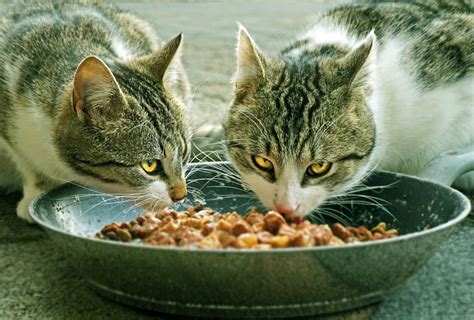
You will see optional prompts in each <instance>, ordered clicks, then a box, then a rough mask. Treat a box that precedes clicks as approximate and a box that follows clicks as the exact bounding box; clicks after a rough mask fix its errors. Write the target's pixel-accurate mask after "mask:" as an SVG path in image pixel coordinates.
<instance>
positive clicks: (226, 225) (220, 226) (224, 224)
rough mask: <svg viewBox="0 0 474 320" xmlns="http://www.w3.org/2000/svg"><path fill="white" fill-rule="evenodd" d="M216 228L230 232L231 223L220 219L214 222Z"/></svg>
mask: <svg viewBox="0 0 474 320" xmlns="http://www.w3.org/2000/svg"><path fill="white" fill-rule="evenodd" d="M216 230H222V231H225V232H228V233H232V224H231V223H230V222H229V221H227V220H224V219H221V220H219V222H217V224H216Z"/></svg>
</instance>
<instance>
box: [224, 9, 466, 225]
mask: <svg viewBox="0 0 474 320" xmlns="http://www.w3.org/2000/svg"><path fill="white" fill-rule="evenodd" d="M379 2H380V1H379ZM473 30H474V15H473V11H472V8H471V7H470V6H469V5H468V4H465V3H463V2H460V1H451V2H446V1H429V2H427V1H424V2H423V3H422V2H416V3H415V2H407V3H404V2H396V3H395V2H394V3H369V4H367V3H361V4H355V5H346V6H342V7H339V8H336V9H334V10H332V11H330V12H328V13H326V14H324V15H323V16H322V17H321V18H320V19H319V20H318V22H317V23H316V24H315V25H314V26H312V27H311V28H310V29H309V30H308V31H307V32H306V33H305V34H304V35H303V36H302V37H300V38H299V39H298V40H297V41H295V42H293V43H292V44H291V45H290V46H288V47H287V48H285V49H284V50H283V51H281V52H280V53H279V55H277V56H274V57H269V56H267V55H265V54H264V53H263V52H262V51H261V50H260V49H259V48H258V46H257V44H256V43H255V41H254V40H253V39H252V38H251V37H250V35H249V34H248V32H247V31H246V30H245V28H243V27H241V28H240V31H239V40H238V48H237V55H238V59H237V72H236V74H235V76H234V99H233V101H232V104H231V107H230V109H229V112H228V114H227V116H226V119H225V121H224V130H225V134H226V145H227V148H228V152H229V156H230V158H231V160H232V161H233V163H234V165H235V166H236V168H237V169H238V171H239V172H240V173H241V175H242V177H243V178H244V180H245V181H246V182H247V183H248V184H249V185H250V187H251V188H252V189H253V190H254V191H255V192H256V194H257V196H258V197H259V199H260V200H261V202H262V203H263V204H264V205H265V206H266V207H268V208H271V209H277V210H278V211H280V212H282V213H284V214H286V215H287V216H288V217H302V216H304V215H306V214H308V213H310V212H311V211H313V210H314V209H315V208H317V207H318V206H320V205H321V204H322V203H323V202H324V201H326V200H329V199H331V198H332V197H335V196H337V195H341V194H344V193H345V192H347V190H349V189H350V188H352V187H354V186H355V185H357V184H358V183H360V182H361V181H362V180H363V178H364V177H366V176H367V175H368V174H369V173H370V172H371V171H372V170H373V169H374V168H378V169H386V170H392V171H399V172H405V173H408V174H415V175H416V174H417V173H419V172H420V170H421V169H422V168H423V167H424V166H425V165H426V164H427V162H428V161H429V160H430V159H431V158H433V157H434V156H436V155H437V154H439V153H441V152H443V151H446V150H449V149H450V148H455V147H460V146H464V145H468V144H472V143H474V104H473V101H474V96H473V92H474V82H473V67H474V37H473ZM462 178H463V179H462V180H463V181H458V183H462V182H464V186H467V185H468V184H469V183H470V186H471V187H472V185H473V184H472V183H473V181H474V179H473V178H474V175H473V173H469V174H468V175H466V176H464V177H462ZM467 187H469V186H467Z"/></svg>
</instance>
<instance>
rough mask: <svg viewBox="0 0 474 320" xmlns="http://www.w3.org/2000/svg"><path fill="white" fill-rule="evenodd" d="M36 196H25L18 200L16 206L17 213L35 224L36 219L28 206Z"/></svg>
mask: <svg viewBox="0 0 474 320" xmlns="http://www.w3.org/2000/svg"><path fill="white" fill-rule="evenodd" d="M33 198H34V197H23V199H21V200H20V202H18V205H17V206H16V214H17V215H18V216H19V217H20V218H22V219H23V220H25V221H26V222H28V223H31V224H34V223H35V221H34V220H33V219H32V218H31V216H30V212H29V211H28V207H29V206H30V203H31V201H33Z"/></svg>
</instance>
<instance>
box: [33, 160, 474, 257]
mask: <svg viewBox="0 0 474 320" xmlns="http://www.w3.org/2000/svg"><path fill="white" fill-rule="evenodd" d="M228 163H229V162H225V161H219V162H197V163H191V164H189V165H215V164H228ZM189 165H188V166H189ZM376 172H381V173H386V174H390V175H394V176H399V177H403V178H408V179H415V180H418V181H422V182H423V183H429V184H432V185H433V186H437V187H441V188H442V189H444V190H446V191H445V192H450V193H451V194H452V195H453V196H455V197H457V198H458V199H459V201H461V203H460V204H461V206H462V208H461V212H460V213H459V214H458V215H457V216H456V217H455V218H454V219H451V220H448V221H446V222H444V223H442V224H440V225H438V226H436V227H434V228H429V229H426V230H421V231H416V232H411V233H408V234H404V235H400V236H397V237H394V238H388V239H380V240H375V241H366V242H358V243H348V244H344V245H324V246H313V247H288V248H271V249H258V250H257V249H236V248H225V249H224V248H223V249H199V248H188V247H166V246H154V245H145V244H140V243H130V242H121V241H113V240H107V239H97V238H94V237H88V236H85V235H80V234H74V233H71V232H67V231H65V230H64V229H61V228H57V227H54V226H52V225H51V224H48V223H47V222H46V221H44V220H43V219H41V218H40V217H39V216H37V215H36V208H37V207H38V206H39V205H40V203H41V202H43V201H45V199H46V198H47V197H48V196H49V194H50V193H53V192H56V191H58V190H61V189H64V188H70V187H74V185H72V184H70V183H65V184H61V185H59V186H57V187H55V188H53V189H51V190H49V191H47V192H43V193H41V194H40V195H39V196H37V197H36V198H35V199H34V200H33V201H32V202H31V204H30V205H29V208H28V209H29V213H30V215H31V217H32V219H33V220H34V221H35V222H36V223H38V225H40V226H41V227H42V228H44V229H46V230H47V231H48V230H49V231H53V232H56V233H60V234H62V235H64V236H67V237H73V238H77V239H80V240H86V241H91V242H93V243H100V244H102V245H112V246H119V247H122V248H137V249H140V250H154V251H156V250H158V251H166V252H192V253H194V254H196V253H203V254H211V253H212V254H236V253H242V254H260V253H265V254H268V253H278V254H282V253H287V254H288V253H304V252H313V251H316V252H318V251H327V250H346V249H352V248H359V247H366V246H379V245H384V244H390V243H393V242H399V241H409V240H411V239H413V238H419V237H422V236H425V235H430V234H433V233H436V232H439V231H441V230H444V229H447V228H450V227H453V226H454V225H456V224H458V223H459V222H461V221H462V220H463V219H464V218H466V217H467V216H468V215H469V213H470V211H471V202H470V201H469V199H468V198H467V197H466V196H465V195H464V194H462V193H461V192H460V191H458V190H456V189H453V188H451V187H448V186H446V185H443V184H440V183H437V182H433V181H431V180H429V179H424V178H419V177H416V176H411V175H407V174H402V173H398V172H390V171H385V170H376ZM75 187H76V188H77V186H75ZM98 192H100V191H98ZM106 195H107V194H106ZM112 196H113V195H112Z"/></svg>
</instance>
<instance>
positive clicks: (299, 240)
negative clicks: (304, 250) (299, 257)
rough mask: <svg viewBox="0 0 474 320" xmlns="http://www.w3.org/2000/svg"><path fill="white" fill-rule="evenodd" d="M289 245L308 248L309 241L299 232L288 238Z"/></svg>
mask: <svg viewBox="0 0 474 320" xmlns="http://www.w3.org/2000/svg"><path fill="white" fill-rule="evenodd" d="M290 244H291V246H292V247H309V246H310V245H311V239H310V238H309V236H308V235H306V234H304V232H303V231H301V230H299V231H296V232H295V233H294V234H293V235H292V236H291V237H290Z"/></svg>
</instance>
